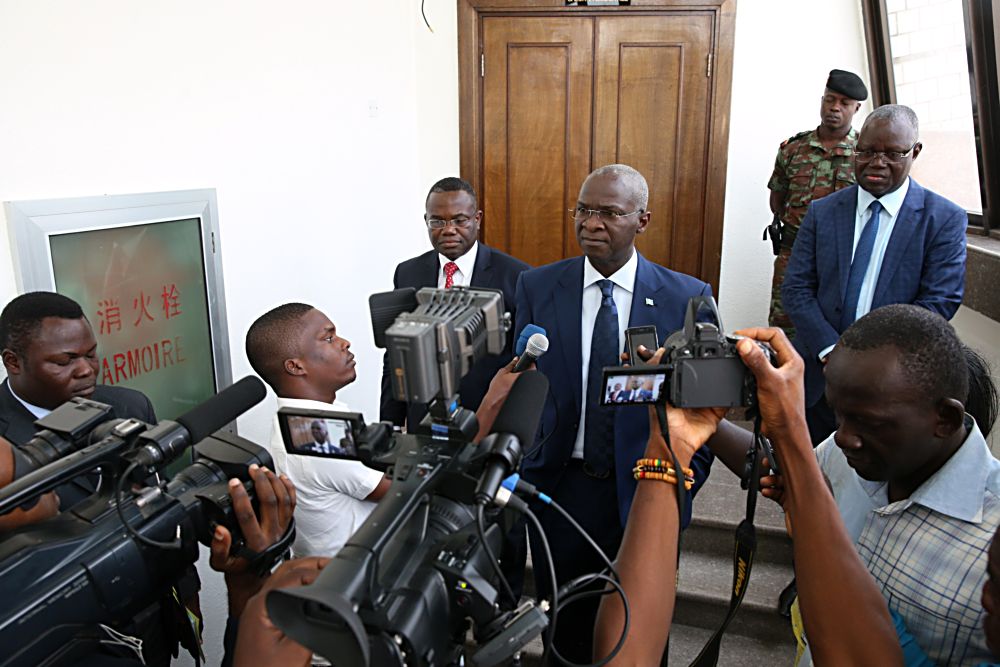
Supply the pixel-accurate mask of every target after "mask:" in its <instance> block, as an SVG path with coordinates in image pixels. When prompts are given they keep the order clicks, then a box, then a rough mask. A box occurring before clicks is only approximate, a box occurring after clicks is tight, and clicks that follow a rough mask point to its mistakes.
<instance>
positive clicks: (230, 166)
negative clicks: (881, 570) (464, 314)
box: [0, 0, 997, 664]
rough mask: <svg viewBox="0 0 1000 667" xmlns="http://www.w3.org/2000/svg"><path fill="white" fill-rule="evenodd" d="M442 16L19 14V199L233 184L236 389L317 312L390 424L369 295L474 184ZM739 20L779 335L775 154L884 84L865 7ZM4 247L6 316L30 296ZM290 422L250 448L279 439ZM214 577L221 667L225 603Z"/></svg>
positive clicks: (753, 194) (766, 272) (11, 170)
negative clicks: (452, 194)
mask: <svg viewBox="0 0 1000 667" xmlns="http://www.w3.org/2000/svg"><path fill="white" fill-rule="evenodd" d="M427 13H428V17H429V19H430V21H431V23H432V25H433V27H434V30H435V32H434V33H433V34H431V33H430V32H428V31H427V29H426V28H425V27H424V25H423V23H422V21H421V19H420V16H419V3H418V2H414V1H411V0H369V1H368V2H359V3H348V2H338V1H329V0H289V1H287V2H283V3H273V2H262V1H256V0H215V1H214V2H204V1H197V0H172V1H171V2H169V3H168V2H159V3H154V2H134V1H132V0H91V1H90V2H86V3H82V2H73V1H72V0H32V1H31V2H24V1H23V0H0V201H9V200H18V199H36V198H55V197H73V196H84V195H94V194H101V193H109V194H112V193H133V192H149V191H158V190H175V189H188V188H201V187H214V188H217V190H218V200H219V215H220V233H221V237H222V265H223V269H224V273H225V280H226V304H227V308H228V314H229V328H230V332H229V334H230V336H229V338H230V344H231V348H232V352H233V355H232V356H233V374H234V377H237V378H238V377H241V376H243V375H244V374H246V373H249V372H250V369H249V366H248V364H247V362H246V358H245V355H244V354H243V338H244V335H245V332H246V329H247V327H248V326H249V324H250V322H251V321H252V320H253V319H254V318H255V317H256V316H258V315H260V314H261V313H263V312H264V311H265V310H267V309H269V308H270V307H272V306H274V305H277V304H279V303H282V302H285V301H290V300H300V301H305V302H308V303H313V304H315V305H317V306H318V307H320V308H321V309H323V310H325V311H326V312H327V313H328V314H330V316H331V317H332V319H333V320H334V321H335V322H336V323H337V324H338V325H339V327H340V329H341V332H342V333H344V334H345V335H346V336H347V337H348V338H350V339H351V340H352V341H353V343H354V345H353V348H352V349H353V350H354V351H355V353H356V354H357V357H358V369H359V377H358V381H357V382H356V383H355V384H354V385H352V386H351V387H349V388H348V389H346V390H345V391H344V392H343V394H342V398H344V399H345V400H347V401H348V402H349V403H351V404H352V406H354V407H356V408H357V409H360V410H362V411H363V412H364V413H365V415H366V416H367V417H368V418H373V417H375V415H376V414H377V395H378V372H379V367H380V363H381V362H380V355H379V354H378V352H377V351H376V350H375V348H374V346H373V345H372V343H371V338H370V336H371V334H370V327H369V324H368V312H367V296H368V294H369V293H370V292H373V291H378V290H381V289H386V288H388V287H390V286H391V285H390V281H391V278H390V276H391V272H392V267H393V266H394V265H395V263H396V262H398V261H399V260H401V259H403V258H406V257H409V256H412V255H414V254H417V253H418V252H422V251H423V250H424V249H425V248H426V247H428V244H427V239H426V235H425V232H424V228H423V225H422V223H421V219H420V216H421V214H422V206H423V204H422V202H423V196H424V193H425V192H426V189H427V187H428V186H429V185H430V184H431V183H432V182H433V181H434V180H436V179H437V178H439V177H441V176H444V175H449V174H455V173H457V171H458V162H459V158H458V65H457V37H456V9H455V3H454V2H451V1H450V0H428V2H427ZM820 14H822V17H823V18H822V23H823V26H822V33H823V35H825V37H824V38H823V39H822V43H818V42H817V28H816V27H814V26H815V25H816V22H817V20H818V19H817V17H818V16H819V15H820ZM736 21H737V24H736V45H735V49H736V51H735V65H734V80H733V95H732V119H731V130H730V154H729V175H728V184H727V192H726V219H725V233H724V237H723V251H722V276H721V289H720V295H721V307H722V311H723V315H724V318H725V322H726V325H727V327H728V328H730V329H732V328H736V327H741V326H749V325H759V324H763V323H765V322H766V316H767V304H768V298H769V294H770V279H771V263H772V257H771V254H770V250H769V245H768V244H765V243H763V242H762V241H761V240H760V234H761V230H762V229H763V227H764V225H765V224H766V223H767V222H768V221H769V219H770V214H769V212H768V207H767V194H768V193H767V190H766V184H767V180H768V177H769V175H770V172H771V168H772V165H773V160H774V154H775V151H776V150H777V147H778V144H779V143H780V142H781V141H782V140H784V139H785V138H787V137H789V136H791V135H792V134H794V133H796V132H798V131H800V130H804V129H809V128H811V127H814V126H815V125H816V124H817V123H818V115H819V100H820V96H821V94H822V92H823V84H824V82H825V80H826V75H827V72H828V71H829V70H830V69H831V68H834V67H838V68H843V69H849V70H852V71H855V72H858V73H860V74H862V76H864V77H865V78H867V77H866V75H865V72H866V71H867V67H866V65H865V60H864V52H863V45H862V38H863V32H862V30H861V19H860V9H859V6H858V3H857V2H856V0H855V1H851V2H828V1H826V0H808V1H804V0H739V4H738V11H737V19H736ZM860 121H861V117H860V116H859V117H858V118H857V119H856V125H858V126H860ZM4 234H6V224H5V223H4V224H0V244H2V243H3V241H4V239H3V238H2V235H4ZM7 247H8V246H6V245H4V246H2V247H0V303H6V302H7V301H9V300H10V298H12V297H13V296H14V295H15V294H16V293H17V290H16V284H15V280H14V275H13V270H12V269H11V268H10V262H9V261H8V259H9V251H8V250H7ZM975 315H976V314H975V313H972V316H975ZM972 316H969V317H967V318H966V317H964V316H963V320H965V319H969V320H973V321H974V320H975V318H974V317H972ZM979 324H982V323H979ZM980 328H981V329H982V330H983V331H987V334H984V335H986V336H987V337H986V338H985V339H984V340H985V341H992V343H989V344H992V345H995V341H996V340H997V339H996V338H995V337H994V338H992V339H990V338H989V337H988V335H989V333H988V332H989V330H988V327H980ZM272 410H273V407H272V404H271V403H270V402H269V403H268V404H266V405H263V406H260V407H258V408H257V409H255V410H254V411H252V412H251V413H249V414H248V415H246V416H245V417H244V418H243V419H241V420H240V428H241V432H242V433H243V434H244V435H246V436H248V437H250V438H252V439H260V438H262V437H263V436H264V435H265V434H266V431H267V428H268V419H269V414H270V413H271V412H272ZM203 560H204V559H203ZM202 577H203V581H204V583H205V586H206V590H205V592H204V593H203V596H202V597H203V606H204V608H205V609H206V611H207V612H208V615H209V635H208V642H207V648H208V650H209V655H210V658H209V664H217V663H218V659H219V654H218V652H217V648H218V646H219V645H220V643H221V642H220V637H221V629H222V627H221V625H222V623H223V620H222V619H224V616H225V611H224V610H225V596H224V592H223V591H222V589H221V586H220V578H219V577H218V576H217V575H215V574H213V573H209V572H207V571H206V572H203V575H202Z"/></svg>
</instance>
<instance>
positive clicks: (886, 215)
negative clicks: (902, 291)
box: [819, 176, 910, 360]
mask: <svg viewBox="0 0 1000 667" xmlns="http://www.w3.org/2000/svg"><path fill="white" fill-rule="evenodd" d="M909 190H910V178H909V176H907V178H906V180H905V181H903V184H902V185H901V186H899V188H898V189H896V190H893V191H892V192H890V193H889V194H887V195H882V197H880V198H878V200H877V201H878V202H879V203H880V204H882V214H881V217H879V221H878V222H879V224H878V233H877V234H876V235H875V245H874V246H872V256H871V259H869V260H868V270H867V271H865V278H864V280H863V281H862V283H861V293H860V294H859V295H858V309H857V311H855V316H854V319H855V320H857V319H860V318H861V317H863V316H865V315H867V314H868V312H869V311H870V310H871V309H872V299H873V298H874V296H875V286H876V285H877V284H878V276H879V273H881V271H882V260H884V259H885V250H886V248H888V247H889V239H890V238H892V230H893V229H894V228H895V227H896V220H897V219H898V217H899V210H900V209H901V208H903V200H904V199H906V193H907V192H908V191H909ZM873 201H876V198H875V196H874V195H873V194H872V193H870V192H868V191H867V190H865V189H864V188H861V187H859V188H858V206H857V209H856V211H855V217H854V245H853V246H852V247H853V250H852V251H851V261H854V251H856V250H857V249H858V241H860V240H861V232H862V231H863V230H864V228H865V225H866V224H867V223H868V220H869V218H871V217H872V213H871V211H869V210H868V207H869V206H871V205H872V202H873ZM903 224H905V223H903ZM833 348H834V345H830V346H829V347H827V348H825V349H823V350H822V351H820V353H819V358H820V360H822V359H824V358H825V357H826V355H828V354H830V351H831V350H832V349H833Z"/></svg>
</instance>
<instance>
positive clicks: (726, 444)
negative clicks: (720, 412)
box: [706, 419, 753, 477]
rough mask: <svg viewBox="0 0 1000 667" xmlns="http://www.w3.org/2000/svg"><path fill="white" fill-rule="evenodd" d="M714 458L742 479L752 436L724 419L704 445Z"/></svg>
mask: <svg viewBox="0 0 1000 667" xmlns="http://www.w3.org/2000/svg"><path fill="white" fill-rule="evenodd" d="M706 444H707V445H708V448H709V449H711V450H712V453H713V454H715V456H716V458H718V459H720V460H721V461H722V462H723V463H724V464H725V465H726V467H727V468H729V469H730V470H731V471H732V472H733V474H734V475H736V476H737V477H743V465H744V464H745V463H746V460H747V450H748V449H749V448H750V445H751V444H753V434H752V433H750V431H748V430H746V429H745V428H740V427H739V426H737V425H736V424H733V423H731V422H729V421H727V420H725V419H723V420H722V421H721V422H719V428H718V430H716V432H715V433H714V434H713V435H712V437H711V438H709V439H708V442H707V443H706Z"/></svg>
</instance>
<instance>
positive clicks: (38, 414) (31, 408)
mask: <svg viewBox="0 0 1000 667" xmlns="http://www.w3.org/2000/svg"><path fill="white" fill-rule="evenodd" d="M7 389H9V390H10V395H11V396H13V397H14V398H16V399H17V402H18V403H20V404H21V405H23V406H24V407H25V409H26V410H27V411H28V412H30V413H31V414H33V415H35V419H42V418H43V417H47V416H48V415H49V413H51V412H52V411H51V410H46V409H45V408H40V407H38V406H37V405H32V404H31V403H28V402H27V401H26V400H24V399H23V398H21V397H20V396H18V395H17V394H16V393H14V388H13V387H11V386H10V380H8V381H7Z"/></svg>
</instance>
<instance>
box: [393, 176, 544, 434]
mask: <svg viewBox="0 0 1000 667" xmlns="http://www.w3.org/2000/svg"><path fill="white" fill-rule="evenodd" d="M482 219H483V212H482V211H480V210H479V205H478V203H477V201H476V191H475V190H474V189H473V188H472V186H471V185H469V183H468V182H466V181H463V180H462V179H461V178H452V177H450V178H442V179H441V180H440V181H438V182H437V183H435V184H434V185H433V186H431V190H430V192H429V193H427V201H426V204H425V213H424V223H425V224H426V225H427V234H428V236H429V237H430V240H431V245H432V246H434V249H433V250H429V251H427V252H425V253H424V254H422V255H420V256H418V257H413V258H411V259H408V260H406V261H405V262H402V263H401V264H400V265H399V266H397V267H396V273H395V274H394V275H393V277H392V284H393V287H394V288H396V289H399V288H401V287H414V288H416V289H420V288H421V287H438V288H447V287H455V286H459V285H467V286H472V287H490V288H492V289H498V290H500V291H502V292H503V303H504V307H505V308H506V309H507V310H508V311H510V314H511V318H512V319H513V317H514V286H515V284H516V283H517V277H518V276H519V275H520V274H521V272H522V271H524V270H526V269H528V268H530V267H529V266H528V265H527V264H525V263H524V262H522V261H521V260H519V259H515V258H513V257H511V256H510V255H506V254H504V253H502V252H500V251H499V250H497V249H495V248H490V247H489V246H487V245H486V244H484V243H480V242H479V241H478V237H479V225H480V223H481V222H482ZM515 335H516V332H513V335H511V334H508V338H507V348H506V349H505V350H504V351H503V352H502V353H501V354H498V355H491V356H488V357H485V358H484V359H480V360H479V361H478V362H476V364H475V365H474V366H473V367H472V369H471V370H470V371H469V373H468V374H467V375H466V376H465V377H464V378H462V382H461V384H460V385H459V390H458V395H459V398H460V399H461V401H462V406H463V407H466V408H468V409H470V410H473V411H474V410H476V409H477V408H478V407H479V404H480V402H481V401H482V400H483V396H485V395H486V390H487V389H488V388H489V386H490V381H491V380H492V379H493V376H494V375H496V373H497V371H498V370H500V369H501V368H502V367H503V366H505V365H506V364H507V362H509V361H510V359H511V356H513V353H512V352H511V350H512V346H511V340H512V339H513V337H514V336H515ZM426 413H427V409H426V407H425V406H423V405H411V406H409V408H407V405H406V403H403V402H401V401H397V400H395V399H393V397H392V388H391V387H390V385H389V368H388V365H383V370H382V404H381V409H380V418H381V419H382V420H388V421H392V422H393V423H395V424H396V425H398V426H403V425H404V423H405V424H407V425H409V426H410V427H412V426H416V425H417V424H418V423H420V420H421V419H422V418H423V416H424V415H425V414H426Z"/></svg>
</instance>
